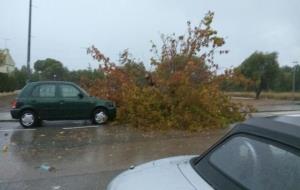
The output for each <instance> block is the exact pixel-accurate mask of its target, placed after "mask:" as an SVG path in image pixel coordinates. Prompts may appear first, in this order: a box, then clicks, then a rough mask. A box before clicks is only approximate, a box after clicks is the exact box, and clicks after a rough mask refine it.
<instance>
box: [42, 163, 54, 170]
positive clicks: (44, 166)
mask: <svg viewBox="0 0 300 190" xmlns="http://www.w3.org/2000/svg"><path fill="white" fill-rule="evenodd" d="M40 169H42V170H44V171H48V172H52V171H55V168H54V167H52V166H49V165H48V164H42V165H41V166H40Z"/></svg>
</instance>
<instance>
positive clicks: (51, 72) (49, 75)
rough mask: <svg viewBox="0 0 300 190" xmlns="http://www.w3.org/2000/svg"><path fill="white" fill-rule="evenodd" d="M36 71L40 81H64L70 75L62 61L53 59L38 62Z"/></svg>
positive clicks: (35, 65) (35, 64) (35, 67)
mask: <svg viewBox="0 0 300 190" xmlns="http://www.w3.org/2000/svg"><path fill="white" fill-rule="evenodd" d="M34 69H35V71H36V72H37V73H38V74H39V75H40V80H63V79H64V78H66V75H67V74H68V69H67V68H66V67H64V66H63V64H62V63H61V62H60V61H57V60H55V59H51V58H47V59H45V60H38V61H36V62H35V63H34Z"/></svg>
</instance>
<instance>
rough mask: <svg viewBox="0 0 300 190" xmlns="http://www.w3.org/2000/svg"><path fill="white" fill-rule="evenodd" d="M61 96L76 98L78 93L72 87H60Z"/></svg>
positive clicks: (64, 85)
mask: <svg viewBox="0 0 300 190" xmlns="http://www.w3.org/2000/svg"><path fill="white" fill-rule="evenodd" d="M60 89H61V96H62V97H64V98H72V97H78V94H79V93H80V91H79V90H78V89H77V88H75V87H74V86H72V85H66V84H63V85H60Z"/></svg>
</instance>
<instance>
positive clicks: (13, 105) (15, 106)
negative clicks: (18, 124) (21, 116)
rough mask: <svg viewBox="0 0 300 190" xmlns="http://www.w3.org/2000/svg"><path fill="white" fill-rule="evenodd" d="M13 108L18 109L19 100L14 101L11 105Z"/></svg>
mask: <svg viewBox="0 0 300 190" xmlns="http://www.w3.org/2000/svg"><path fill="white" fill-rule="evenodd" d="M11 108H12V109H15V108H17V100H14V101H13V102H12V103H11Z"/></svg>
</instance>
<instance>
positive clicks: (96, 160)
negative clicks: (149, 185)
mask: <svg viewBox="0 0 300 190" xmlns="http://www.w3.org/2000/svg"><path fill="white" fill-rule="evenodd" d="M224 133H225V131H224V130H212V131H210V132H197V133H190V132H182V131H169V132H163V133H161V132H158V131H157V132H143V131H138V130H135V129H131V128H127V127H123V126H108V125H105V126H92V125H90V124H89V123H85V122H76V121H61V122H44V125H43V127H40V128H36V129H23V128H22V127H21V126H19V124H18V123H16V122H7V123H6V122H0V145H1V151H0V189H1V190H2V189H3V190H4V189H5V190H6V189H8V190H12V189H14V190H15V189H18V190H25V189H28V190H29V189H30V190H37V189H38V190H40V189H43V190H47V189H49V190H54V189H58V190H65V189H72V190H77V189H84V190H90V189H91V190H94V189H99V190H104V189H105V188H106V186H107V184H108V183H109V181H110V180H111V179H112V178H113V177H114V176H116V175H117V174H119V173H120V172H121V171H124V170H125V169H127V168H129V166H131V165H136V164H141V163H144V162H147V161H150V160H154V159H159V158H163V157H169V156H176V155H191V154H192V155H194V154H200V153H201V152H203V151H204V150H205V149H206V148H207V147H209V146H210V145H211V144H213V143H214V142H215V141H216V140H217V139H218V138H219V137H220V136H222V135H223V134H224ZM42 164H48V165H49V166H52V167H54V168H55V170H54V171H45V170H43V169H41V168H39V167H40V166H41V165H42Z"/></svg>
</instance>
